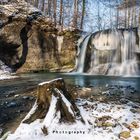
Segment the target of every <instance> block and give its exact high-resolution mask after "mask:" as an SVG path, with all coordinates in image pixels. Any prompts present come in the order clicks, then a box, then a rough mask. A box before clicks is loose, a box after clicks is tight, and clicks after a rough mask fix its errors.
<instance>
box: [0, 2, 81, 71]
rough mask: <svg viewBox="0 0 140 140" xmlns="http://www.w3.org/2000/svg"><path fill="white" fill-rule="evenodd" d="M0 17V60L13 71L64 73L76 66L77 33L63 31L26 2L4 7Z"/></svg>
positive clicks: (11, 3)
mask: <svg viewBox="0 0 140 140" xmlns="http://www.w3.org/2000/svg"><path fill="white" fill-rule="evenodd" d="M0 17H1V18H0V60H1V61H2V62H3V63H5V64H6V65H7V66H8V67H10V68H12V69H13V71H16V72H28V71H39V70H48V71H64V70H68V69H71V68H73V67H74V63H75V56H76V43H75V42H76V41H77V39H78V38H79V34H78V32H77V31H75V30H73V31H66V30H65V31H61V32H59V31H58V29H56V28H55V27H54V25H53V23H52V22H51V21H50V20H49V19H47V18H45V17H44V16H43V15H42V13H41V12H40V11H39V10H38V9H36V8H34V7H32V6H31V5H29V4H27V3H26V2H24V1H20V2H18V1H12V2H8V1H7V2H5V3H3V4H1V5H0Z"/></svg>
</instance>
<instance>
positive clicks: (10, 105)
mask: <svg viewBox="0 0 140 140" xmlns="http://www.w3.org/2000/svg"><path fill="white" fill-rule="evenodd" d="M16 106H17V103H16V102H10V103H8V104H7V107H16Z"/></svg>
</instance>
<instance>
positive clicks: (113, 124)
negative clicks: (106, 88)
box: [7, 99, 140, 140]
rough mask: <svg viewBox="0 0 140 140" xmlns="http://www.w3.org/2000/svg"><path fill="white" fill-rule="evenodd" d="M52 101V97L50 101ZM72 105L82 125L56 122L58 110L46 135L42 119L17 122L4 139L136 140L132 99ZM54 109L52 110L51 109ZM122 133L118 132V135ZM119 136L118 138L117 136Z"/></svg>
mask: <svg viewBox="0 0 140 140" xmlns="http://www.w3.org/2000/svg"><path fill="white" fill-rule="evenodd" d="M54 102H55V100H54ZM76 104H77V105H78V108H79V109H80V111H81V114H82V116H83V118H84V120H85V122H86V123H85V124H83V123H81V122H79V121H77V122H76V123H75V124H66V123H65V124H64V123H61V124H60V123H59V118H60V113H59V112H58V113H57V115H56V117H55V118H54V119H53V120H52V121H51V124H50V126H48V125H46V126H48V135H45V134H43V132H42V128H43V125H44V122H47V121H44V120H39V119H38V120H36V121H34V122H33V123H31V124H23V123H21V124H20V126H19V127H18V129H17V130H16V131H15V133H14V134H10V135H9V136H8V138H7V140H77V139H79V140H119V139H121V140H125V138H126V139H127V140H139V139H140V106H139V104H135V103H133V102H128V103H126V104H120V103H118V104H117V103H114V102H109V103H103V102H99V101H94V102H90V101H89V100H87V99H78V100H77V102H76ZM53 110H55V109H53ZM121 133H122V135H121ZM120 136H122V138H119V137H120Z"/></svg>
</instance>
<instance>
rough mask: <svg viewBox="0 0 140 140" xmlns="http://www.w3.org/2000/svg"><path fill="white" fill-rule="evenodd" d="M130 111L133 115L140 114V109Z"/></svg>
mask: <svg viewBox="0 0 140 140" xmlns="http://www.w3.org/2000/svg"><path fill="white" fill-rule="evenodd" d="M130 111H131V112H132V113H140V109H139V108H136V109H134V108H131V109H130Z"/></svg>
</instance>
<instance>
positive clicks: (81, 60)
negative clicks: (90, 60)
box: [77, 35, 91, 73]
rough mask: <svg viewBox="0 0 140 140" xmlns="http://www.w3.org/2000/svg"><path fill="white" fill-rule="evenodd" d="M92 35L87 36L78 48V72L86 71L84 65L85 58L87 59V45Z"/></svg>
mask: <svg viewBox="0 0 140 140" xmlns="http://www.w3.org/2000/svg"><path fill="white" fill-rule="evenodd" d="M90 36H91V35H87V36H86V37H85V38H84V39H83V40H82V41H81V43H80V44H79V48H78V56H79V58H78V60H79V61H77V72H79V73H81V72H83V70H84V63H85V57H86V49H87V45H88V42H89V38H90Z"/></svg>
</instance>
